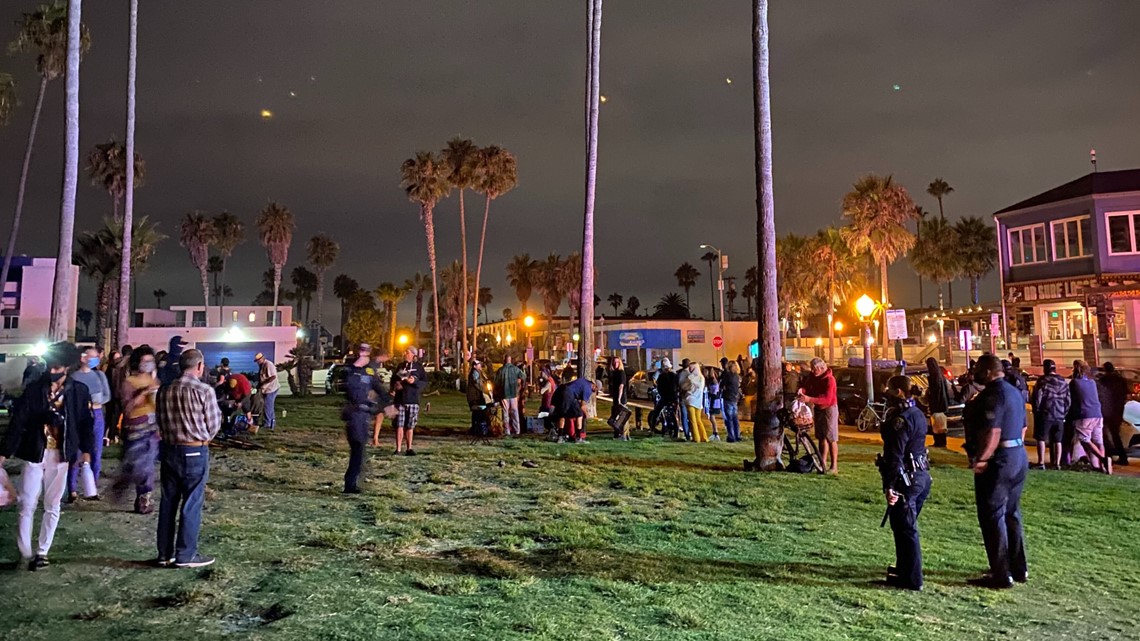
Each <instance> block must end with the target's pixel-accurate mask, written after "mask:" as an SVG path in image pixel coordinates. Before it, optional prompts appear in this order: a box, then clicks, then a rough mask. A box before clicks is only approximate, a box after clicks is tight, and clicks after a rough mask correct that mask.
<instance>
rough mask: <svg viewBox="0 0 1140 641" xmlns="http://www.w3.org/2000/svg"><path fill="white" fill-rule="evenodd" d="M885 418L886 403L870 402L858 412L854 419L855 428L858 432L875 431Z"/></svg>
mask: <svg viewBox="0 0 1140 641" xmlns="http://www.w3.org/2000/svg"><path fill="white" fill-rule="evenodd" d="M886 418H887V404H886V403H870V404H868V405H867V407H864V408H863V411H861V412H859V417H858V418H856V419H855V429H857V430H859V431H860V432H872V431H874V432H877V431H879V426H880V425H882V424H883V421H884V420H886Z"/></svg>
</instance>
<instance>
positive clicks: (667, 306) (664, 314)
mask: <svg viewBox="0 0 1140 641" xmlns="http://www.w3.org/2000/svg"><path fill="white" fill-rule="evenodd" d="M653 317H654V318H688V317H689V305H688V304H687V303H686V302H685V300H684V299H682V298H681V295H680V294H678V293H677V292H671V293H669V294H666V295H664V296H662V297H661V300H659V301H657V304H656V305H654V306H653Z"/></svg>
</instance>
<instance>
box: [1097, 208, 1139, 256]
mask: <svg viewBox="0 0 1140 641" xmlns="http://www.w3.org/2000/svg"><path fill="white" fill-rule="evenodd" d="M1104 220H1105V226H1107V227H1108V253H1109V254H1110V255H1116V254H1140V211H1121V212H1115V213H1111V214H1105V215H1104Z"/></svg>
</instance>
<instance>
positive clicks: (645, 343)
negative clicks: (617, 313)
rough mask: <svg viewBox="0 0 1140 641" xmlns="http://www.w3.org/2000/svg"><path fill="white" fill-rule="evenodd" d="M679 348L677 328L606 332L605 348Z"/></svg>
mask: <svg viewBox="0 0 1140 641" xmlns="http://www.w3.org/2000/svg"><path fill="white" fill-rule="evenodd" d="M639 347H640V348H643V349H681V330H679V329H624V330H616V331H608V332H606V349H636V348H639Z"/></svg>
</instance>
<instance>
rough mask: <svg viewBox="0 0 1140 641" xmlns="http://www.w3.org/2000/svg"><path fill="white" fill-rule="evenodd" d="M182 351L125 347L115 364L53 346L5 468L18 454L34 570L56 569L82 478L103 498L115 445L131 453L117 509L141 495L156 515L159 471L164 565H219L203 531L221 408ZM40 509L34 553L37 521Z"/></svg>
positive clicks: (34, 381) (115, 494)
mask: <svg viewBox="0 0 1140 641" xmlns="http://www.w3.org/2000/svg"><path fill="white" fill-rule="evenodd" d="M183 346H184V343H181V341H172V343H171V350H170V351H168V352H166V353H165V354H162V355H161V356H160V354H156V352H155V351H154V350H153V349H152V348H151V347H149V346H147V345H141V346H139V347H136V348H133V349H132V348H131V347H130V346H124V347H123V349H122V350H121V352H117V353H114V354H112V356H111V358H110V359H108V360H106V361H105V360H104V359H103V351H102V350H101V349H100V348H96V347H88V348H86V349H83V350H80V349H79V348H77V347H76V346H75V345H73V344H71V343H66V342H61V343H55V344H53V345H51V346H50V347H49V348H48V350H47V353H46V355H45V356H44V358H43V362H42V372H39V373H35V374H34V375H32V376H31V377H30V378H29V380H28V383H27V385H26V386H25V388H24V392H23V394H22V395H21V396H20V398H19V399H18V400H17V401H16V403H15V406H14V408H13V411H12V416H11V420H10V422H9V426H8V431H7V433H6V435H5V438H4V442H3V445H2V448H0V465H3V463H4V462H5V461H6V460H7V459H8V458H10V457H13V456H14V457H18V458H19V459H21V460H22V461H24V464H23V469H22V472H21V474H20V482H19V488H18V492H17V505H18V519H17V537H16V538H17V547H18V548H19V551H20V557H21V559H22V560H23V562H24V563H25V564H26V567H27V568H28V569H30V570H33V571H34V570H41V569H43V568H46V567H48V565H49V561H48V553H49V552H50V550H51V547H52V543H53V542H54V539H55V533H56V528H57V526H58V524H59V518H60V507H61V503H62V501H63V497H64V495H65V494H66V495H67V496H68V500H69V501H76V500H78V499H79V493H78V489H79V488H78V486H77V479H78V477H79V476H80V475H82V474H84V470H87V472H88V473H90V474H91V480H90V483H89V484H87V485H89V487H88V488H87V490H89V491H90V492H89V495H88V496H86V497H85V498H87V499H90V500H99V499H100V495H99V493H98V489H97V488H98V485H97V479H98V478H99V475H100V473H101V471H102V451H103V447H104V446H106V445H109V444H110V443H111V442H112V441H118V442H120V443H122V445H123V461H122V465H120V467H119V470H118V472H117V473H116V474H115V476H114V478H113V481H112V483H111V486H110V490H111V496H112V498H113V499H114V500H115V501H116V502H119V501H121V500H123V499H124V498H125V497H126V495H127V493H128V492H131V491H132V490H133V495H134V511H135V512H137V513H139V514H150V513H152V512H153V511H154V510H155V505H154V501H153V499H152V492H153V491H154V488H155V484H156V478H155V468H156V463H157V464H158V465H159V467H160V470H161V478H160V479H159V481H160V483H161V487H162V501H161V503H160V505H159V507H158V512H159V518H158V528H157V532H156V539H157V551H158V554H157V557H156V564H157V565H159V566H162V567H183V568H185V567H202V566H205V565H209V564H211V563H213V559H212V558H210V557H207V556H204V555H202V554H200V553H199V552H198V531H199V527H200V524H201V509H202V504H203V501H204V496H205V494H204V493H205V484H206V480H207V478H208V476H209V452H208V444H209V442H210V441H211V440H212V439H213V438H214V436H216V435H217V433H218V431H219V430H220V429H221V421H222V418H221V410H220V408H219V402H218V394H217V392H216V391H215V389H214V388H213V387H211V386H210V385H209V384H207V383H206V382H205V380H204V379H205V378H206V365H205V360H204V357H203V355H202V352H200V351H198V350H196V349H191V350H185V351H183V349H182V347H183ZM270 424H272V421H271V419H270ZM85 493H87V492H85ZM41 503H42V506H43V517H42V519H41V523H40V530H39V536H38V539H37V540H36V542H35V545H34V546H33V543H32V529H33V528H32V526H33V518H34V515H35V511H36V508H37V506H38V505H40V504H41Z"/></svg>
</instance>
